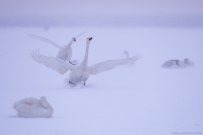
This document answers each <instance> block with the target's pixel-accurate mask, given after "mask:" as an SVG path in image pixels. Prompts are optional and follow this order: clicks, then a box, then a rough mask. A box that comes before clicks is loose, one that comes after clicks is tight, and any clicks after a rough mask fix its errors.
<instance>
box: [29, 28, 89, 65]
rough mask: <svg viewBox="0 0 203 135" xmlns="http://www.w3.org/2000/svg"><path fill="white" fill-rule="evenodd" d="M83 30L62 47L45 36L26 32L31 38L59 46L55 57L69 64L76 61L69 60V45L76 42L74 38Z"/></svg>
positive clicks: (70, 55) (70, 52)
mask: <svg viewBox="0 0 203 135" xmlns="http://www.w3.org/2000/svg"><path fill="white" fill-rule="evenodd" d="M85 32H86V31H84V32H82V33H80V34H79V35H78V36H76V37H73V38H71V40H70V42H69V43H68V44H67V45H65V46H64V47H62V46H60V45H58V44H56V43H55V42H53V41H51V40H49V39H47V38H45V37H40V36H36V35H33V34H28V36H29V37H31V38H35V39H40V40H42V41H44V42H47V43H50V44H52V45H53V46H55V47H57V48H59V51H58V53H57V55H56V57H57V58H59V59H62V60H65V61H69V63H70V64H72V65H75V64H76V63H77V61H71V57H72V48H71V46H72V44H73V43H74V42H76V39H77V38H78V37H80V36H81V35H83V34H84V33H85Z"/></svg>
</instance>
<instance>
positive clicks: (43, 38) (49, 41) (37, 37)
mask: <svg viewBox="0 0 203 135" xmlns="http://www.w3.org/2000/svg"><path fill="white" fill-rule="evenodd" d="M28 36H29V37H31V38H34V39H40V40H42V41H43V42H47V43H50V44H52V45H53V46H55V47H57V48H59V49H61V48H62V47H61V46H60V45H58V44H56V43H55V42H53V41H51V40H49V39H48V38H45V37H40V36H36V35H33V34H28Z"/></svg>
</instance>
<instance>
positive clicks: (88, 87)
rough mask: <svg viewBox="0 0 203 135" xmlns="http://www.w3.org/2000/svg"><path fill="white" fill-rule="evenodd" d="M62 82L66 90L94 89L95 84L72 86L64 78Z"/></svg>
mask: <svg viewBox="0 0 203 135" xmlns="http://www.w3.org/2000/svg"><path fill="white" fill-rule="evenodd" d="M64 82H65V84H66V88H68V89H95V88H96V86H95V83H88V84H86V85H83V83H78V84H77V85H72V84H70V83H69V78H65V79H64Z"/></svg>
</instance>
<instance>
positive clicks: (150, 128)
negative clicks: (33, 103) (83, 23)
mask: <svg viewBox="0 0 203 135" xmlns="http://www.w3.org/2000/svg"><path fill="white" fill-rule="evenodd" d="M86 29H87V28H63V27H58V28H50V29H48V30H44V29H40V28H15V27H14V28H3V27H2V28H0V47H1V49H0V52H1V53H0V62H1V67H0V69H1V70H0V82H1V83H0V93H1V94H0V108H1V111H0V134H1V135H135V134H137V135H152V134H154V135H177V134H178V135H180V134H181V135H182V134H196V135H197V134H198V135H199V134H203V97H202V94H203V28H182V29H179V28H136V27H132V28H130V27H126V28H119V27H117V28H89V29H88V32H87V33H86V34H84V35H83V36H81V37H80V38H79V39H78V40H77V42H76V43H74V44H73V46H72V48H73V58H72V59H77V60H79V61H82V59H83V57H84V52H85V40H86V38H87V37H90V36H92V37H93V40H92V42H91V44H90V50H89V65H92V64H96V63H98V62H102V61H105V60H109V59H117V58H123V57H124V55H123V52H124V51H128V52H129V55H130V56H133V55H135V54H137V53H138V54H140V55H141V56H142V58H141V60H139V61H136V62H135V63H134V65H133V66H129V65H125V66H121V67H118V68H115V69H113V70H110V71H108V72H104V73H101V74H99V75H96V76H90V78H89V80H88V81H87V86H85V87H82V88H70V87H68V86H67V85H66V84H65V83H64V78H68V75H69V72H68V73H66V74H64V75H60V74H58V73H57V72H55V71H53V70H51V69H48V68H47V67H45V66H43V65H41V64H39V63H37V62H35V61H34V60H33V59H32V58H31V57H30V53H31V52H32V50H35V49H38V48H39V49H40V52H41V53H42V54H44V55H47V56H56V53H57V51H58V50H57V48H55V47H53V46H52V45H50V44H48V43H45V42H42V41H40V40H36V39H31V38H29V37H28V36H27V34H35V35H39V36H44V37H47V38H49V39H51V40H53V41H55V42H56V43H58V44H60V45H66V44H67V43H69V41H70V39H71V38H72V37H73V36H76V35H77V34H79V33H81V32H82V31H84V30H86ZM184 58H188V59H190V60H192V61H193V62H194V63H195V66H194V67H188V68H184V69H164V68H162V67H161V65H162V64H163V63H164V62H165V61H167V60H170V59H180V60H183V59H184ZM42 95H44V96H46V97H47V100H48V102H49V103H50V104H51V105H52V106H53V108H54V114H53V117H52V118H49V119H48V118H19V117H17V116H16V113H17V112H16V111H15V110H14V109H13V103H14V102H16V101H18V100H20V99H23V98H26V97H36V98H40V97H41V96H42Z"/></svg>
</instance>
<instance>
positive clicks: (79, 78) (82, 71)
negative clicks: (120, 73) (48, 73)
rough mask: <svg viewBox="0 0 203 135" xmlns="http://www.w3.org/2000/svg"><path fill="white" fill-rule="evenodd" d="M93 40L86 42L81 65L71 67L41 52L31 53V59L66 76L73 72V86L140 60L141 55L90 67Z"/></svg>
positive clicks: (71, 82)
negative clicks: (66, 73)
mask: <svg viewBox="0 0 203 135" xmlns="http://www.w3.org/2000/svg"><path fill="white" fill-rule="evenodd" d="M91 40H92V37H89V38H87V40H86V51H85V56H84V59H83V61H82V63H81V64H80V65H70V64H69V63H68V62H65V61H60V60H59V59H57V58H54V57H47V56H44V55H42V54H41V53H40V52H39V51H35V52H33V53H31V57H32V58H33V59H34V60H35V61H37V62H39V63H41V64H43V65H45V66H47V67H48V68H51V69H54V70H56V71H57V72H59V73H61V74H64V73H65V72H66V71H67V70H71V72H70V74H69V79H68V80H69V84H70V85H73V86H76V85H77V84H79V83H81V82H82V83H83V84H84V85H85V84H86V81H87V80H88V78H89V76H90V75H97V74H99V73H102V72H104V71H108V70H111V69H113V68H115V67H117V66H120V65H124V64H128V63H130V62H133V61H136V60H139V59H140V57H139V55H135V56H134V57H132V58H128V59H117V60H108V61H104V62H100V63H97V64H95V65H92V66H88V51H89V45H90V42H91Z"/></svg>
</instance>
